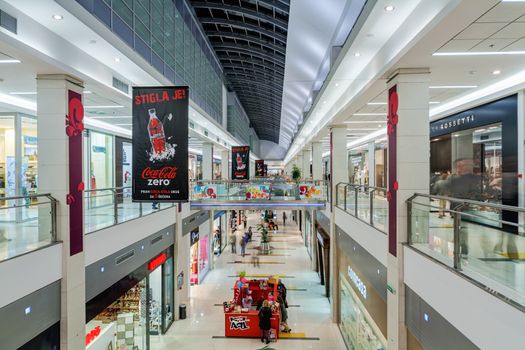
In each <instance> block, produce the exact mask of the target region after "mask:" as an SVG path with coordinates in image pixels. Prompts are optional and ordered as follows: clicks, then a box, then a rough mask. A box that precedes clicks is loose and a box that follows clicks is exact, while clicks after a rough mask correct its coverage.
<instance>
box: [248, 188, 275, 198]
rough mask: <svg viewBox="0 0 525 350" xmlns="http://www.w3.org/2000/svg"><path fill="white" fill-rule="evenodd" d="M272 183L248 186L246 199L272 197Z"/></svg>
mask: <svg viewBox="0 0 525 350" xmlns="http://www.w3.org/2000/svg"><path fill="white" fill-rule="evenodd" d="M270 193H271V189H270V185H258V186H249V187H247V188H246V200H252V199H270Z"/></svg>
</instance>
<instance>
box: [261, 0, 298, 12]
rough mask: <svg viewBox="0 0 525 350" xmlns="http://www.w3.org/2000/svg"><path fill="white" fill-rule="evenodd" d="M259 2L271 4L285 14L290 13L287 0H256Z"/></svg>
mask: <svg viewBox="0 0 525 350" xmlns="http://www.w3.org/2000/svg"><path fill="white" fill-rule="evenodd" d="M256 1H257V2H258V3H260V4H265V5H267V6H271V7H273V8H274V9H276V10H279V11H282V12H285V13H286V14H289V13H290V2H289V1H285V2H283V1H279V0H256Z"/></svg>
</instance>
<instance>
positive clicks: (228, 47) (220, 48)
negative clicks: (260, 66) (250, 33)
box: [212, 43, 284, 69]
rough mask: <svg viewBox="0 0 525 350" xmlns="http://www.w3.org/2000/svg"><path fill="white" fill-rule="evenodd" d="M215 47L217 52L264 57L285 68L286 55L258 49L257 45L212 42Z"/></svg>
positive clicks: (269, 61) (269, 62) (271, 62)
mask: <svg viewBox="0 0 525 350" xmlns="http://www.w3.org/2000/svg"><path fill="white" fill-rule="evenodd" d="M212 46H213V48H214V49H215V51H217V52H236V53H241V54H246V55H253V56H255V57H259V58H264V59H266V60H267V61H268V63H267V64H268V65H269V64H274V65H276V66H279V67H282V68H283V69H284V57H279V56H276V55H273V54H272V53H270V52H266V51H264V50H260V49H257V48H255V47H250V46H247V45H239V44H237V45H235V44H233V45H232V44H216V43H213V44H212Z"/></svg>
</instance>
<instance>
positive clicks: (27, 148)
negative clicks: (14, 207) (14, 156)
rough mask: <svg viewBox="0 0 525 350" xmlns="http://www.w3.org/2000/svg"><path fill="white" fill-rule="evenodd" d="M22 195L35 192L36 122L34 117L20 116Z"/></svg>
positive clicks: (36, 172)
mask: <svg viewBox="0 0 525 350" xmlns="http://www.w3.org/2000/svg"><path fill="white" fill-rule="evenodd" d="M21 124H22V152H21V154H22V162H21V165H22V170H21V183H20V185H21V189H22V191H21V192H22V193H21V194H22V195H23V196H25V195H28V194H35V193H37V192H38V191H37V174H38V171H37V169H38V167H37V165H38V151H37V147H38V145H37V143H38V142H37V141H38V139H37V136H36V135H37V122H36V119H33V118H28V117H22V120H21Z"/></svg>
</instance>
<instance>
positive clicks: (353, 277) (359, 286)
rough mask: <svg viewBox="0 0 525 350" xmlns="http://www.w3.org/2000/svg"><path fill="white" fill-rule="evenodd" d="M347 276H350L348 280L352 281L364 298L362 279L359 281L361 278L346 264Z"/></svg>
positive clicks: (364, 287)
mask: <svg viewBox="0 0 525 350" xmlns="http://www.w3.org/2000/svg"><path fill="white" fill-rule="evenodd" d="M348 276H350V280H351V281H352V283H353V284H354V286H355V287H356V288H357V290H358V291H359V293H361V295H362V296H363V298H365V299H366V296H367V293H366V286H365V284H364V283H363V281H361V278H359V276H358V275H357V274H356V273H355V272H354V270H352V268H351V267H350V266H348Z"/></svg>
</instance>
